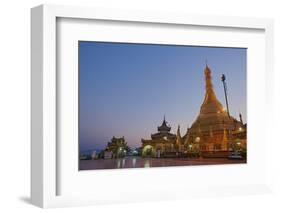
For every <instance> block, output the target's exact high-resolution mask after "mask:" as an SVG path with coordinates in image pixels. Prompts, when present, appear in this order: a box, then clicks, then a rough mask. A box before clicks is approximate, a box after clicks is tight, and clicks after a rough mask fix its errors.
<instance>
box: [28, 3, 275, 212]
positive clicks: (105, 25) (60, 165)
mask: <svg viewBox="0 0 281 213" xmlns="http://www.w3.org/2000/svg"><path fill="white" fill-rule="evenodd" d="M31 14H32V18H31V19H32V20H31V23H32V32H31V41H32V47H31V52H32V119H31V120H32V147H31V153H32V162H31V168H32V174H31V177H32V180H31V183H32V184H31V185H32V187H31V198H32V203H33V204H35V205H37V206H40V207H57V206H75V205H89V204H100V203H117V202H139V201H144V200H166V199H179V198H181V199H182V198H188V197H198V196H214V195H216V196H225V195H233V194H236V195H241V194H254V193H266V192H271V190H270V186H271V176H272V174H271V164H270V149H271V148H270V147H271V145H270V143H271V141H273V140H272V134H271V131H273V128H271V125H272V122H271V119H273V114H272V110H271V109H272V107H273V106H272V105H273V104H272V103H273V102H272V101H273V100H272V98H271V97H272V96H271V91H272V87H273V85H272V83H271V79H272V78H273V72H272V71H273V67H272V66H273V63H272V58H273V50H272V47H273V38H272V31H273V23H272V20H270V19H255V18H236V17H216V16H194V15H192V16H191V15H186V14H172V13H171V14H161V13H154V12H147V11H143V12H142V11H122V10H110V9H108V10H107V9H103V10H101V9H95V8H80V7H68V6H52V5H43V6H39V7H36V8H33V9H32V10H31Z"/></svg>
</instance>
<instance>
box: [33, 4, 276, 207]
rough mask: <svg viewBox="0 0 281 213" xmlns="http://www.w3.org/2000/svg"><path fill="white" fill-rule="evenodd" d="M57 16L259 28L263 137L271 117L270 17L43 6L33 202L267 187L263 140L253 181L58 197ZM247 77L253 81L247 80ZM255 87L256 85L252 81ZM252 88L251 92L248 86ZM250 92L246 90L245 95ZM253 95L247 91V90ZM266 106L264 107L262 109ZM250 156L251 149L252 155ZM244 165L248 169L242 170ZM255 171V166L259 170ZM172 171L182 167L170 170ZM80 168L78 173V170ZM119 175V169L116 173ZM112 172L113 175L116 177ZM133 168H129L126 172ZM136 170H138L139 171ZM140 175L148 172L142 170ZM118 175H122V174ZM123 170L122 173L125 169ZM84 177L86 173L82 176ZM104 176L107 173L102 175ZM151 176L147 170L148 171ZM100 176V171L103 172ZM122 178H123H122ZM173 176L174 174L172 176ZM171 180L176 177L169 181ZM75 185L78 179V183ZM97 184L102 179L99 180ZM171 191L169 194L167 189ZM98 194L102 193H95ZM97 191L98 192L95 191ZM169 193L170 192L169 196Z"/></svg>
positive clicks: (37, 31) (36, 67) (37, 13)
mask: <svg viewBox="0 0 281 213" xmlns="http://www.w3.org/2000/svg"><path fill="white" fill-rule="evenodd" d="M59 18H64V19H81V20H85V19H87V20H103V21H104V20H108V21H118V22H131V23H153V24H155V25H168V26H171V27H172V26H173V25H174V26H179V25H180V26H200V27H203V28H204V27H206V28H210V27H211V28H220V29H221V28H224V29H227V30H230V31H231V29H238V30H239V29H241V30H243V29H245V30H247V29H253V30H260V31H263V33H264V42H265V45H264V47H265V48H264V55H265V56H264V65H265V67H262V68H261V70H263V71H262V75H263V74H265V75H266V78H265V79H260V80H263V81H264V83H265V87H264V88H262V89H261V90H262V91H261V92H262V93H264V94H265V95H266V99H264V100H265V101H266V102H267V103H266V107H267V111H266V112H265V111H264V112H265V116H264V121H263V123H264V124H265V126H266V127H265V129H266V131H265V132H264V133H263V134H264V137H265V138H266V139H267V140H266V141H270V140H271V138H270V137H271V134H270V131H273V129H274V128H271V126H270V123H272V122H270V121H271V119H273V113H272V110H270V109H272V107H273V106H272V105H273V99H272V95H271V91H272V90H273V84H272V82H273V81H272V79H273V77H274V76H273V61H272V60H273V59H272V58H273V21H272V20H271V19H256V18H240V17H239V18H238V17H216V16H202V15H187V14H173V13H170V14H166V13H163V14H162V13H153V12H147V11H123V10H112V9H98V8H84V7H74V6H54V5H42V6H38V7H35V8H33V9H32V10H31V26H32V29H31V42H32V45H31V56H32V63H31V65H32V66H31V69H32V70H31V73H32V104H31V107H32V115H31V116H32V118H31V123H32V125H31V130H32V134H31V138H32V143H31V169H32V171H31V201H32V203H33V204H35V205H37V206H40V207H43V208H47V207H59V206H75V205H91V204H99V203H114V202H129V201H132V202H137V201H142V200H165V199H177V198H188V197H194V196H195V197H198V196H214V195H219V196H221V195H233V194H236V195H241V194H252V193H264V192H270V191H271V178H272V171H271V164H270V149H271V147H270V146H269V145H268V143H266V144H265V145H264V146H265V147H266V150H267V151H266V154H265V158H266V161H265V163H264V166H263V167H262V168H261V169H262V171H259V172H263V173H264V174H265V176H264V178H262V179H260V180H259V181H258V182H255V183H254V184H249V183H248V182H245V183H244V184H242V183H239V184H238V183H237V184H235V183H234V184H233V185H229V184H228V185H227V184H222V185H220V186H217V187H215V186H211V185H210V187H206V186H200V185H199V184H198V183H197V184H196V183H195V184H192V185H193V186H192V187H190V186H186V187H185V186H183V187H182V188H181V189H179V188H177V187H175V188H173V187H168V189H167V190H164V191H161V190H158V188H157V186H155V188H153V186H151V187H152V189H153V190H152V191H154V192H151V193H150V194H149V195H145V194H143V193H140V194H137V195H135V196H133V195H134V193H133V191H132V190H131V191H130V192H127V191H126V192H125V191H124V192H123V193H127V194H126V195H125V194H123V196H118V194H116V195H112V196H109V195H106V193H104V194H103V195H100V196H97V195H87V194H86V195H81V194H80V195H72V194H70V195H64V194H62V195H61V194H60V195H58V184H61V183H59V175H58V174H59V173H60V169H61V168H60V166H58V159H59V158H60V156H58V155H59V152H58V146H57V138H58V132H57V119H58V118H57V116H58V115H57V105H58V101H59V100H58V96H57V88H58V84H59V83H60V82H58V81H57V72H56V70H57V69H58V67H57V45H58V44H57V33H58V32H57V27H58V26H57V21H58V19H59ZM249 81H251V79H249ZM253 86H256V85H253ZM250 91H251V90H250ZM248 95H249V94H248ZM250 95H251V94H250ZM263 110H265V109H263ZM252 154H253V153H252ZM245 169H247V168H245ZM257 170H258V168H257ZM167 171H172V172H174V173H179V174H180V172H181V170H176V169H169V170H167ZM77 172H78V171H77ZM117 172H118V173H120V172H121V171H117ZM117 172H115V173H114V174H115V175H118V174H117ZM130 172H131V171H130ZM140 172H142V171H140V170H138V171H137V172H135V174H134V171H133V172H131V173H130V175H139V174H140ZM165 172H166V171H165V168H164V169H158V170H157V173H158V174H155V175H159V176H161V175H162V176H163V175H165ZM137 173H138V174H137ZM142 173H150V171H148V170H145V171H144V170H143V172H142ZM120 174H121V173H120ZM123 174H124V173H123ZM85 175H86V176H87V174H85ZM103 175H106V174H103ZM148 175H151V174H148ZM101 177H102V175H101ZM125 178H126V177H125ZM172 178H174V177H172ZM172 181H176V180H173V179H172ZM76 184H77V183H76ZM99 184H100V183H99ZM167 192H170V195H169V194H168V193H167ZM99 193H101V194H102V192H99ZM82 194H83V193H82ZM96 194H97V193H96ZM171 195H173V196H171Z"/></svg>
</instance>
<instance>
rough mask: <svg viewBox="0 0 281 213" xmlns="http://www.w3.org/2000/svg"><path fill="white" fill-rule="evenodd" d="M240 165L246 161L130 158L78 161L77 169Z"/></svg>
mask: <svg viewBox="0 0 281 213" xmlns="http://www.w3.org/2000/svg"><path fill="white" fill-rule="evenodd" d="M241 163H246V160H229V159H226V158H200V159H199V158H198V159H188V158H141V157H133V156H132V157H125V158H121V159H98V160H80V162H79V167H80V170H93V169H121V168H147V167H166V166H196V165H216V164H241Z"/></svg>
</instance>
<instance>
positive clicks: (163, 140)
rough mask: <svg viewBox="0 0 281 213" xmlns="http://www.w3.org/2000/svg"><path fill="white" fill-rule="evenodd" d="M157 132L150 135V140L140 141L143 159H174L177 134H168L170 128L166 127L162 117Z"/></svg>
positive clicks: (178, 139) (177, 141)
mask: <svg viewBox="0 0 281 213" xmlns="http://www.w3.org/2000/svg"><path fill="white" fill-rule="evenodd" d="M157 129H158V132H157V133H155V134H151V139H148V140H145V139H141V142H142V156H143V157H174V156H176V155H177V152H178V146H179V142H180V137H179V135H178V134H179V130H178V134H177V135H175V134H172V133H170V131H171V127H170V126H168V124H167V121H166V119H165V116H164V120H163V122H162V125H161V126H159V127H158V128H157Z"/></svg>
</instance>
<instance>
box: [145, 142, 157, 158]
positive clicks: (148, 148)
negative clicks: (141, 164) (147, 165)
mask: <svg viewBox="0 0 281 213" xmlns="http://www.w3.org/2000/svg"><path fill="white" fill-rule="evenodd" d="M142 156H143V157H154V156H155V150H154V148H153V146H151V145H146V146H144V147H143V149H142Z"/></svg>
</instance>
